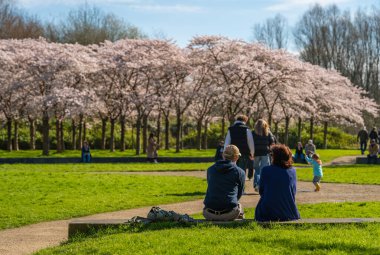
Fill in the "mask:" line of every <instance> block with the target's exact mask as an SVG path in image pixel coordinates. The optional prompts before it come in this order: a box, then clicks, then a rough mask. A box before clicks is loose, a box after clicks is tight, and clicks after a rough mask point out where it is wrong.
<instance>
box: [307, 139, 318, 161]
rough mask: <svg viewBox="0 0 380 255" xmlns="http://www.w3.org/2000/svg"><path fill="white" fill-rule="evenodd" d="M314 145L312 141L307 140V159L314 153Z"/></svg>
mask: <svg viewBox="0 0 380 255" xmlns="http://www.w3.org/2000/svg"><path fill="white" fill-rule="evenodd" d="M315 150H316V148H315V145H314V144H313V140H309V141H308V142H307V144H306V145H305V153H306V155H307V156H308V157H311V155H312V154H314V153H315Z"/></svg>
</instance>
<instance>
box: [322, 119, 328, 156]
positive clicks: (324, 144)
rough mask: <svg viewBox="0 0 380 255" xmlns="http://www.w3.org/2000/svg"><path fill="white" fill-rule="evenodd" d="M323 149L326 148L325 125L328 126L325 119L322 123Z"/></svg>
mask: <svg viewBox="0 0 380 255" xmlns="http://www.w3.org/2000/svg"><path fill="white" fill-rule="evenodd" d="M323 124H324V125H323V149H327V126H328V123H327V121H325V122H324V123H323Z"/></svg>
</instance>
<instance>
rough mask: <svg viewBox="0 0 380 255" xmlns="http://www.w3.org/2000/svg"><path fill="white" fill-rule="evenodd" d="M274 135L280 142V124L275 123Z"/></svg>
mask: <svg viewBox="0 0 380 255" xmlns="http://www.w3.org/2000/svg"><path fill="white" fill-rule="evenodd" d="M274 135H275V136H276V139H277V141H278V142H279V139H278V122H275V123H274Z"/></svg>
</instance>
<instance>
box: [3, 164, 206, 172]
mask: <svg viewBox="0 0 380 255" xmlns="http://www.w3.org/2000/svg"><path fill="white" fill-rule="evenodd" d="M211 164H212V163H181V164H178V163H159V164H152V163H115V164H112V163H110V164H101V163H99V164H81V163H78V164H0V172H1V171H2V170H5V171H7V170H14V171H48V172H143V171H145V172H150V171H200V170H206V169H207V168H208V167H209V166H211Z"/></svg>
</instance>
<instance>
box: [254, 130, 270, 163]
mask: <svg viewBox="0 0 380 255" xmlns="http://www.w3.org/2000/svg"><path fill="white" fill-rule="evenodd" d="M252 137H253V142H254V144H255V157H256V156H266V155H268V154H269V152H270V146H271V145H272V144H274V137H273V135H272V133H271V132H269V133H268V135H258V134H256V132H255V131H252Z"/></svg>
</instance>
